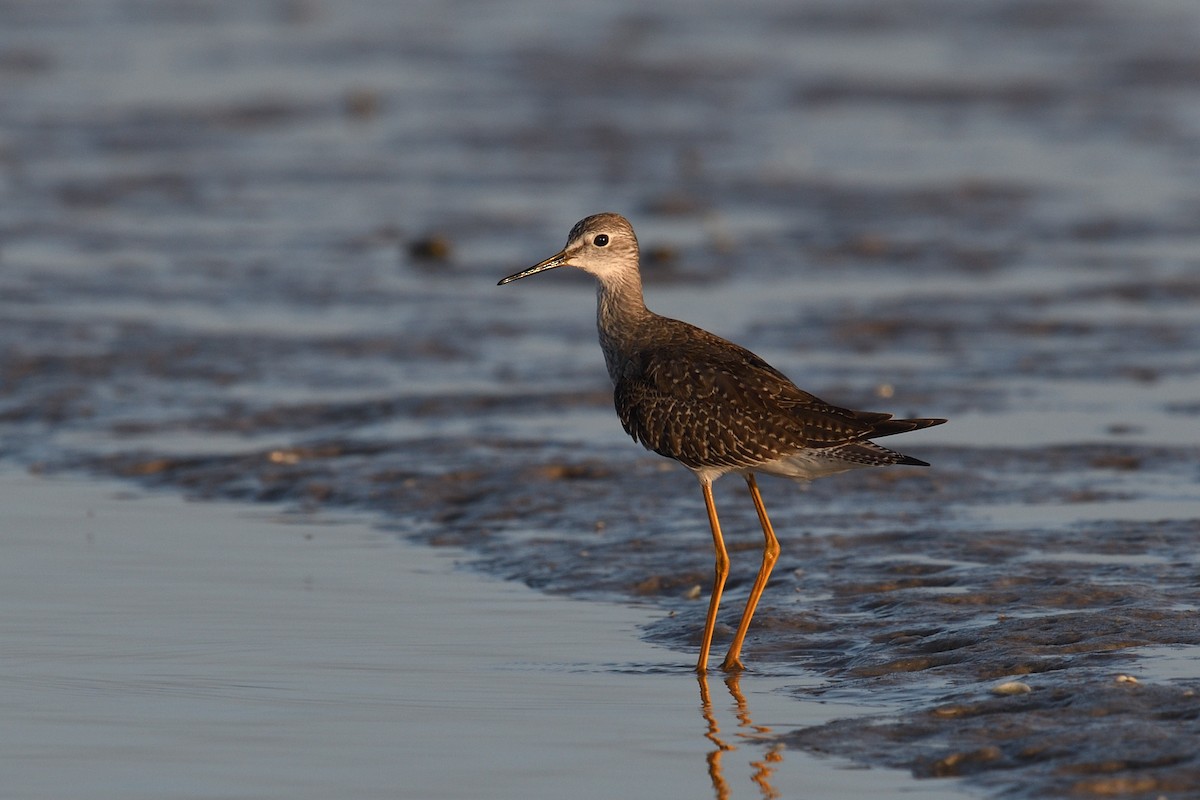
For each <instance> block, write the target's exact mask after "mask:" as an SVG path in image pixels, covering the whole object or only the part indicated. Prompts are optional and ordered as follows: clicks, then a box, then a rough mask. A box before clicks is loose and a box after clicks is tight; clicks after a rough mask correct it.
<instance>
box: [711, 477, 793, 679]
mask: <svg viewBox="0 0 1200 800" xmlns="http://www.w3.org/2000/svg"><path fill="white" fill-rule="evenodd" d="M746 485H747V486H749V487H750V497H751V498H752V499H753V500H754V509H755V510H756V511H757V512H758V522H759V524H760V525H762V529H763V536H764V537H765V538H766V542H765V543H764V545H763V559H762V566H761V567H759V568H758V577H757V578H755V579H754V587H753V588H751V589H750V598H749V599H748V600H747V601H746V610H745V611H744V612H742V621H741V622H740V623H738V629H737V633H736V634H734V636H733V643H732V644H730V645H729V653H728V654H727V655H726V656H725V661H724V663H722V664H721V669H723V670H725V671H726V672H734V671H736V670H742V669H745V667H744V666H743V665H742V659H741V653H742V642H743V641H744V640H745V638H746V631H748V630H750V620H751V619H752V618H753V617H754V609H756V608H758V599H759V598H760V597H762V593H763V589H765V588H767V579H768V578H770V577H771V570H772V569H774V568H775V562H776V561H777V560H779V540H778V539H776V538H775V529H774V528H772V527H771V520H770V519H768V518H767V508H766V506H764V505H763V501H762V495H760V494H759V493H758V482H757V481H755V480H754V473H750V472H748V473H746Z"/></svg>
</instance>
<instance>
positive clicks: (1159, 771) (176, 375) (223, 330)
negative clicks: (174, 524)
mask: <svg viewBox="0 0 1200 800" xmlns="http://www.w3.org/2000/svg"><path fill="white" fill-rule="evenodd" d="M0 15H3V17H4V18H3V20H0V21H2V22H3V24H0V455H2V456H3V457H4V458H5V459H7V460H8V461H10V462H13V463H16V464H21V465H26V466H33V467H35V468H36V469H39V470H42V471H48V472H53V471H67V472H74V473H79V472H88V473H93V474H96V475H99V476H104V477H113V476H117V477H122V478H126V479H129V480H133V481H138V482H141V483H144V484H147V485H152V486H156V487H163V488H167V489H170V490H171V491H175V492H180V493H184V494H186V495H188V496H190V497H195V498H209V499H221V500H241V501H268V502H271V503H275V504H283V505H284V506H285V507H287V508H289V509H291V510H292V511H293V512H294V513H297V514H300V515H303V514H313V515H316V516H318V517H320V516H321V515H327V514H330V513H340V512H342V511H353V512H354V513H359V512H367V513H370V514H373V515H375V517H374V519H376V520H378V521H379V522H380V524H381V525H382V526H383V529H384V530H386V531H387V532H388V535H390V536H396V537H398V538H406V539H413V540H416V541H418V542H422V543H425V544H433V545H438V546H453V547H457V548H463V549H464V551H465V552H466V553H468V554H469V556H467V558H468V560H470V561H471V562H472V564H473V565H474V566H475V567H477V568H478V569H480V570H481V571H484V572H487V573H489V574H491V575H494V576H499V577H501V578H506V579H511V580H514V581H519V582H522V583H524V584H526V585H528V586H530V587H534V588H536V589H539V590H544V591H545V592H546V593H551V594H557V595H565V596H569V597H574V598H586V599H593V600H594V599H600V600H604V601H606V602H609V601H613V600H616V601H619V602H629V601H635V602H637V603H639V604H640V605H641V606H642V607H644V608H646V609H649V610H651V611H652V612H653V613H652V616H651V618H650V619H649V620H647V621H646V622H644V623H643V624H641V625H640V626H638V635H640V636H641V637H643V638H645V639H647V640H649V641H650V642H653V643H655V644H657V645H658V646H660V647H663V648H666V649H665V650H664V651H663V652H664V653H665V655H664V661H667V662H670V663H672V664H674V665H676V667H678V668H681V669H684V673H686V669H685V667H686V665H687V664H688V663H690V662H691V661H692V660H693V658H694V653H695V648H696V643H697V640H698V629H699V625H700V621H701V619H702V617H703V613H704V603H703V596H704V592H705V591H706V590H707V586H708V584H709V581H710V575H709V573H710V571H711V560H712V556H711V552H710V545H709V538H708V535H707V532H706V531H705V524H704V516H703V509H702V505H701V502H700V497H699V492H698V491H697V490H696V486H695V483H694V481H693V480H692V479H691V477H690V476H688V475H687V474H686V473H685V472H683V471H682V470H680V469H678V468H676V467H674V466H672V465H669V464H665V463H663V462H662V461H661V460H659V459H656V458H655V457H651V456H649V455H647V454H645V453H643V452H641V451H640V450H638V449H637V447H636V446H634V445H632V444H631V443H630V442H629V441H628V439H627V438H626V437H625V436H624V434H623V433H622V432H621V430H620V428H619V425H618V424H617V422H616V420H615V419H614V416H613V414H612V409H611V396H610V390H609V387H608V386H607V383H606V379H605V375H604V370H603V366H602V360H601V356H600V354H599V352H598V348H597V347H596V344H595V332H594V327H593V317H594V308H593V302H594V300H593V295H592V289H591V287H590V285H589V284H588V282H587V281H586V280H584V279H582V278H581V277H580V276H569V275H564V274H559V273H554V274H551V275H546V276H540V277H539V278H537V279H533V280H530V281H527V282H522V283H520V284H517V285H515V286H508V287H503V288H497V287H496V286H495V285H494V284H495V281H496V280H497V279H498V278H500V277H501V276H503V275H506V274H509V273H511V272H513V271H515V270H516V269H518V268H520V267H522V266H526V265H529V264H532V263H534V262H536V261H538V260H540V259H541V258H543V257H545V256H547V255H549V254H551V253H552V252H554V250H555V249H557V248H558V247H559V246H560V245H561V243H562V239H563V237H564V236H565V234H566V231H567V230H568V229H569V227H570V225H571V224H572V223H574V221H575V220H576V219H578V218H580V217H582V216H584V215H585V214H588V213H592V212H595V211H598V210H602V209H613V210H618V211H622V212H624V213H626V214H627V215H628V216H629V217H631V219H632V220H633V222H634V224H635V226H636V228H637V230H638V232H639V236H640V239H641V242H642V246H643V251H644V252H643V254H644V261H645V278H646V284H647V293H648V302H649V304H650V305H651V307H652V308H654V309H655V310H657V311H660V312H662V313H667V314H671V315H675V316H679V317H683V318H686V319H688V320H689V321H692V322H695V323H698V324H701V325H703V326H704V327H707V328H710V329H712V330H714V331H715V332H717V333H719V334H722V335H725V336H727V337H729V338H732V339H734V340H736V341H738V342H740V343H743V344H745V345H747V346H750V347H751V348H752V349H754V350H755V351H756V352H758V353H760V354H761V355H763V356H764V357H766V358H768V359H769V360H770V361H772V362H773V363H775V364H776V365H777V366H779V367H780V368H781V369H783V370H784V371H785V372H787V373H788V374H790V375H792V376H793V377H794V378H796V379H797V381H798V382H799V383H800V384H801V385H802V386H804V387H805V388H807V389H809V390H812V391H814V392H815V393H817V394H818V395H820V396H822V397H823V398H825V399H827V400H830V401H833V402H837V403H841V404H845V405H851V406H856V407H864V408H872V409H879V410H887V411H893V412H897V413H904V414H908V413H912V414H920V415H926V416H946V417H949V418H950V419H951V423H950V424H948V425H945V426H942V427H939V428H936V429H932V430H929V431H922V432H919V433H914V434H911V435H908V436H905V437H902V439H898V440H896V441H895V445H896V446H897V447H898V448H899V449H901V450H903V451H904V452H907V453H910V454H912V455H914V456H916V457H919V458H923V459H925V460H928V461H930V462H932V463H933V465H934V466H933V467H932V468H931V469H929V470H907V471H905V470H899V469H897V470H891V471H883V470H880V471H875V472H870V473H862V474H852V475H845V476H837V477H834V478H831V479H829V480H825V481H818V482H816V483H814V484H813V485H812V486H810V487H807V488H797V487H795V486H793V485H791V484H787V483H783V482H778V481H764V482H763V491H764V497H765V500H766V503H767V506H768V508H769V509H770V511H771V514H772V517H773V519H774V521H775V525H776V528H777V530H778V531H779V532H780V534H781V539H782V540H783V543H784V553H783V557H782V560H781V563H780V565H779V567H778V569H777V573H776V575H775V577H774V579H773V580H772V582H771V585H770V586H769V587H768V591H767V593H766V595H765V597H764V600H763V605H762V606H761V608H760V611H759V616H758V618H757V620H756V626H755V628H754V630H753V631H752V635H751V637H750V639H749V641H748V643H747V649H746V656H747V660H748V663H749V664H750V665H751V666H752V667H753V669H755V670H756V671H758V672H759V673H761V674H762V675H768V676H769V675H780V676H786V677H787V679H788V680H789V681H795V684H794V685H797V686H799V687H801V688H800V689H798V690H797V693H798V694H800V695H801V696H802V697H807V698H811V697H814V696H818V697H821V698H823V699H828V698H831V697H832V698H837V700H838V702H839V703H846V704H848V705H849V706H852V707H855V708H858V709H860V710H862V712H863V714H850V715H849V716H850V717H852V718H854V719H852V720H851V722H848V723H845V724H833V725H825V724H822V723H819V722H812V723H811V724H809V723H805V722H791V723H784V726H786V727H788V728H790V729H789V730H787V731H784V730H775V731H773V733H774V734H776V739H775V743H776V744H778V745H781V746H785V747H787V748H789V753H790V752H791V749H793V748H800V749H802V750H806V751H809V752H831V753H834V754H835V755H837V756H838V757H842V758H846V759H853V760H855V761H857V762H860V763H865V764H873V765H889V766H894V767H899V768H903V769H907V770H909V771H910V772H911V773H913V774H915V775H918V776H922V777H926V776H941V775H950V774H960V775H966V776H968V785H969V786H970V787H971V788H970V790H971V791H979V792H981V793H985V794H1006V795H1009V796H1039V795H1046V794H1050V795H1061V794H1064V793H1067V792H1074V793H1075V794H1077V795H1081V796H1089V795H1099V796H1103V795H1105V794H1106V793H1111V792H1113V791H1117V790H1120V791H1122V792H1125V793H1126V794H1127V795H1130V796H1138V795H1139V793H1140V794H1142V795H1145V796H1147V797H1156V796H1158V795H1159V794H1167V795H1169V796H1177V795H1180V794H1181V793H1186V792H1188V791H1191V789H1192V787H1194V786H1195V785H1196V784H1197V782H1198V780H1197V775H1200V772H1198V770H1200V763H1198V762H1197V761H1196V757H1195V755H1194V753H1192V751H1191V750H1189V751H1177V750H1175V749H1172V748H1171V747H1167V746H1164V745H1163V744H1162V742H1163V741H1189V740H1190V739H1191V738H1194V737H1195V735H1196V734H1197V733H1198V731H1197V730H1196V727H1195V721H1194V720H1195V718H1196V714H1195V713H1194V707H1193V705H1192V703H1193V702H1194V700H1193V699H1191V698H1192V695H1189V694H1188V692H1192V691H1194V689H1195V688H1197V682H1198V681H1200V669H1197V670H1195V671H1189V670H1188V669H1187V668H1186V665H1187V664H1188V663H1189V662H1190V661H1192V660H1194V658H1195V656H1196V655H1197V654H1198V653H1197V650H1196V647H1197V645H1198V644H1200V620H1198V618H1197V616H1196V614H1195V613H1194V612H1195V602H1196V601H1195V595H1196V587H1197V580H1196V574H1197V569H1196V556H1195V553H1196V547H1195V541H1196V534H1197V531H1198V530H1200V470H1198V467H1197V458H1196V456H1197V452H1198V446H1200V434H1198V433H1197V432H1198V431H1200V424H1197V422H1198V418H1200V357H1198V356H1197V353H1200V270H1198V269H1197V266H1198V265H1197V256H1196V254H1197V253H1200V224H1198V222H1197V220H1200V216H1198V215H1197V214H1196V211H1197V209H1200V192H1198V191H1197V189H1196V187H1197V186H1200V182H1197V180H1196V179H1197V177H1198V172H1200V169H1198V167H1197V165H1198V164H1200V160H1198V159H1197V156H1198V154H1200V89H1198V87H1200V83H1198V82H1197V81H1196V80H1195V78H1196V76H1197V75H1200V61H1198V59H1197V56H1196V53H1197V52H1200V46H1198V45H1200V41H1198V40H1200V16H1198V12H1197V8H1196V7H1195V5H1194V4H1193V3H1188V2H1182V1H1181V0H1178V1H1174V2H1173V1H1171V0H1162V2H1154V3H1132V2H1088V1H1086V0H1081V1H1080V2H1072V3H1069V4H1065V5H1064V4H1056V5H1047V4H1040V3H1026V2H1013V0H995V1H994V2H983V3H972V4H966V5H964V4H960V3H952V2H938V1H937V0H931V1H930V2H918V3H911V4H902V5H896V6H879V5H878V4H875V3H866V2H863V3H855V2H844V1H840V2H837V3H809V4H804V6H803V7H802V8H795V7H793V6H792V5H788V4H781V3H778V2H774V0H762V2H756V3H753V4H751V5H749V6H747V5H746V4H739V6H738V8H737V9H736V10H735V9H733V8H732V7H730V8H728V9H724V8H721V7H716V6H711V7H707V8H704V9H699V8H697V7H696V6H695V5H694V4H692V3H688V4H683V3H664V4H658V5H655V6H654V7H653V8H644V7H643V6H640V5H633V4H623V3H609V4H605V5H604V6H595V5H594V4H593V5H589V6H586V7H584V6H582V5H580V6H578V7H576V6H574V5H571V4H568V5H566V6H562V5H560V4H555V5H554V6H553V8H552V10H551V7H550V6H548V5H545V4H544V3H543V2H540V0H525V1H524V2H517V1H516V0H511V1H510V2H501V3H478V4H468V5H458V6H453V7H451V6H448V5H447V4H444V3H405V4H393V3H385V2H371V0H358V1H357V2H353V3H338V4H323V3H320V2H294V3H286V2H285V3H276V2H270V3H267V2H263V3H256V2H250V3H236V4H235V3H216V4H210V5H205V6H203V7H200V6H196V5H195V4H191V3H186V2H181V3H174V2H167V3H155V4H129V3H119V2H112V3H108V2H89V3H82V2H71V1H70V0H55V2H46V3H38V4H17V5H12V4H9V5H6V6H0ZM736 483H737V482H736V481H726V482H721V483H720V484H718V487H717V502H718V504H719V507H720V509H721V513H722V519H723V521H724V523H725V528H726V529H727V532H728V534H729V538H730V540H731V541H730V543H731V546H732V550H733V553H732V555H733V559H734V567H733V569H734V572H733V576H732V578H731V581H730V587H729V589H730V593H729V598H728V601H727V604H726V605H727V607H726V609H725V611H724V614H723V616H722V620H721V623H722V624H721V626H720V629H719V631H718V636H719V638H720V640H721V641H720V642H718V644H719V645H723V642H724V640H725V639H726V638H727V637H728V635H729V630H728V624H730V621H731V620H734V619H736V614H737V613H738V612H737V609H736V606H737V604H738V601H739V600H740V599H741V598H742V597H744V593H745V591H746V589H747V585H748V582H749V577H750V574H751V571H752V570H753V568H754V565H755V564H756V563H757V548H758V547H759V544H758V542H759V539H760V535H759V534H757V533H756V532H755V531H756V530H757V522H756V519H755V516H754V513H753V510H752V507H751V505H750V503H748V502H747V499H746V497H745V496H744V490H742V489H741V487H740V486H738V485H735V484H736ZM605 613H607V612H605ZM614 628H616V629H617V630H618V631H623V632H625V633H626V635H628V636H630V637H631V638H637V635H635V634H633V633H631V632H630V631H629V629H628V628H627V627H621V624H618V623H614ZM1158 663H1161V664H1162V667H1161V668H1157V667H1156V664H1158ZM600 674H601V675H603V676H604V680H605V681H607V680H608V679H609V677H610V676H608V675H607V674H606V673H604V672H603V671H601V673H600ZM668 674H669V675H670V676H671V677H672V678H675V677H682V676H681V675H676V674H675V673H673V672H670V671H669V670H668ZM1122 674H1126V675H1133V676H1135V677H1139V678H1140V679H1141V682H1140V683H1137V684H1133V683H1129V682H1122V683H1116V682H1115V676H1117V675H1122ZM1014 677H1017V678H1019V679H1020V680H1023V681H1026V682H1027V683H1028V684H1029V686H1030V688H1031V689H1032V691H1031V692H1030V693H1028V694H1025V695H1021V696H1007V695H1006V696H997V695H993V694H992V689H993V688H994V687H995V686H996V685H997V684H999V683H1001V682H1004V681H1008V680H1010V679H1012V678H1014ZM685 682H688V681H686V679H685ZM688 683H690V682H688ZM672 685H673V684H672ZM789 685H792V684H789ZM689 688H691V689H694V688H695V687H694V685H692V686H691V687H689ZM664 691H665V690H664ZM879 704H883V708H882V710H881V708H880V706H879ZM947 708H950V709H951V711H950V712H947V711H945V709H947ZM939 709H940V710H939ZM954 709H959V710H954ZM963 709H966V710H963ZM868 713H870V714H875V715H876V717H877V718H874V719H872V718H870V717H864V716H863V715H865V714H868ZM995 720H1002V721H1003V722H1004V725H1003V726H997V725H994V724H987V723H991V722H994V721H995ZM875 723H886V724H885V725H882V726H876V725H875ZM805 726H807V727H805ZM793 728H794V729H793ZM1118 741H1120V742H1122V746H1121V747H1117V746H1115V745H1114V742H1118ZM1046 742H1052V743H1057V745H1056V746H1055V747H1050V748H1048V747H1047V746H1045V743H1046ZM1192 750H1194V748H1192ZM927 783H928V782H925V783H923V784H917V785H925V784H927Z"/></svg>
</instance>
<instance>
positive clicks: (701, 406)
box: [498, 214, 946, 674]
mask: <svg viewBox="0 0 1200 800" xmlns="http://www.w3.org/2000/svg"><path fill="white" fill-rule="evenodd" d="M558 267H575V268H576V269H580V270H583V271H584V272H586V273H588V274H590V275H592V276H593V277H594V278H595V279H596V283H597V289H596V327H597V328H598V329H599V332H600V349H601V350H603V351H604V363H605V364H606V365H607V367H608V375H609V377H610V378H612V382H613V387H614V391H613V399H614V402H615V404H616V408H617V416H619V417H620V419H621V425H622V427H624V428H625V432H626V433H628V434H629V435H630V436H632V437H633V439H634V440H635V441H637V442H640V443H641V444H642V445H643V446H644V447H646V448H647V449H648V450H652V451H654V452H656V453H659V454H661V455H664V456H666V457H667V458H673V459H675V460H676V461H678V462H679V463H681V464H683V466H685V467H687V468H688V469H690V470H691V471H692V472H693V473H694V474H695V476H696V478H697V480H699V481H700V488H701V490H702V492H703V494H704V505H705V508H706V509H707V511H708V524H709V528H710V529H711V530H712V538H713V548H714V550H715V551H716V570H715V577H714V580H713V588H712V594H711V595H710V597H709V602H708V615H707V617H706V618H705V622H704V636H703V639H702V641H701V645H700V658H699V661H698V662H697V664H696V671H697V672H699V673H701V674H703V673H705V672H706V671H707V669H708V651H709V648H710V647H711V645H712V638H713V630H714V629H715V627H716V623H717V611H718V609H719V608H720V605H721V593H722V592H723V591H724V589H725V579H726V578H727V577H728V576H729V554H728V552H727V551H726V549H725V540H724V538H723V537H722V535H721V523H720V521H719V520H718V519H717V508H716V506H715V505H714V503H713V495H712V484H713V481H715V480H716V479H717V478H719V477H721V476H722V475H725V474H726V473H730V472H736V473H739V474H741V475H742V476H743V477H744V478H745V479H746V484H747V486H749V488H750V497H751V499H752V500H753V501H754V508H755V510H756V511H757V512H758V521H759V523H760V524H761V525H762V531H763V536H764V537H765V543H764V547H763V558H762V566H761V567H759V570H758V576H757V577H756V578H755V579H754V585H753V587H751V589H750V597H749V598H748V599H747V601H746V609H745V611H744V612H742V619H741V622H740V623H739V624H738V627H737V631H736V633H735V634H734V637H733V641H732V642H731V644H730V646H729V652H728V653H727V654H726V656H725V660H724V662H722V664H721V669H723V670H725V671H726V672H738V671H740V670H743V669H745V667H744V665H743V664H742V660H741V651H742V643H743V642H744V641H745V638H746V632H747V631H748V630H749V629H750V620H751V619H752V618H753V617H754V610H755V608H756V607H757V606H758V601H759V598H760V597H761V596H762V593H763V589H764V588H766V585H767V580H768V579H769V578H770V576H771V569H772V568H773V567H774V566H775V562H776V560H777V559H778V558H779V540H778V539H777V538H776V536H775V531H774V529H773V528H772V526H771V521H770V519H769V518H768V517H767V509H766V507H765V506H764V505H763V501H762V495H761V494H759V491H758V483H757V481H756V480H755V474H756V473H759V472H762V473H766V474H769V475H780V476H783V477H786V478H793V479H796V480H800V481H808V480H812V479H813V478H821V477H824V476H826V475H834V474H836V473H839V472H845V471H847V470H852V469H858V468H860V467H882V466H888V465H891V464H907V465H913V466H921V467H927V466H929V464H927V463H926V462H924V461H920V460H919V459H916V458H912V457H911V456H906V455H903V454H901V453H897V452H895V451H892V450H888V449H887V448H885V447H881V446H879V445H877V444H875V443H874V442H873V441H871V440H872V439H875V438H877V437H880V436H890V435H892V434H895V433H905V432H907V431H914V430H918V429H920V428H928V427H930V426H932V425H940V424H941V423H943V422H945V421H946V420H944V419H893V418H892V415H891V414H884V413H879V412H873V411H852V410H850V409H846V408H839V407H838V406H834V405H830V404H829V403H826V402H824V401H822V400H820V399H818V398H817V397H815V396H813V395H811V394H809V393H808V392H805V391H803V390H802V389H799V388H797V386H796V385H795V384H794V383H792V382H791V381H790V380H788V378H787V377H786V376H785V375H784V374H783V373H782V372H780V371H779V370H777V369H775V368H774V367H772V366H771V365H770V364H768V363H767V362H766V361H763V360H762V359H761V358H759V357H758V356H756V355H754V353H751V352H750V351H749V350H747V349H746V348H744V347H740V346H739V345H736V344H734V343H733V342H730V341H727V340H725V339H722V338H721V337H719V336H717V335H715V334H712V333H709V332H708V331H706V330H702V329H701V328H697V327H696V326H694V325H690V324H688V323H686V322H681V321H680V320H677V319H670V318H669V317H663V316H659V315H658V314H655V313H654V312H652V311H650V310H649V309H648V308H646V302H645V300H644V299H643V296H642V277H641V272H640V268H639V259H638V242H637V236H636V235H635V234H634V232H633V226H631V225H630V224H629V221H628V220H626V219H625V218H624V217H622V216H621V215H620V214H595V215H593V216H590V217H587V218H586V219H582V220H580V221H579V222H577V223H576V224H575V227H574V228H572V229H571V233H570V235H569V236H568V237H567V244H566V247H564V248H563V249H562V250H561V251H559V252H558V253H556V254H554V255H552V256H551V257H550V258H547V259H546V260H545V261H542V262H541V263H539V264H535V265H534V266H532V267H530V268H529V269H526V270H522V271H521V272H518V273H515V274H513V275H509V276H508V277H507V278H504V279H503V280H501V281H500V283H499V284H498V285H500V286H503V285H504V284H506V283H511V282H512V281H516V280H520V279H521V278H527V277H529V276H530V275H536V274H537V273H539V272H545V271H546V270H551V269H556V268H558Z"/></svg>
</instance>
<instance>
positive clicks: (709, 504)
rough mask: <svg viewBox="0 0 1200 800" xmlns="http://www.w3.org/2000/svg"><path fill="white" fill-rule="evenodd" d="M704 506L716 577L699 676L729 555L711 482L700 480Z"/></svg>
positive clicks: (727, 573) (698, 663)
mask: <svg viewBox="0 0 1200 800" xmlns="http://www.w3.org/2000/svg"><path fill="white" fill-rule="evenodd" d="M700 488H701V489H702V490H703V491H704V505H705V507H706V508H707V509H708V526H709V527H710V528H712V536H713V549H714V550H715V551H716V553H717V565H716V576H715V578H714V579H713V590H712V597H710V598H709V600H708V617H707V618H706V619H705V620H704V641H703V642H701V644H700V660H699V661H698V662H697V663H696V672H699V673H700V674H701V675H703V674H704V673H705V671H706V670H707V669H708V648H709V647H710V646H711V645H712V638H713V630H714V629H715V628H716V626H717V609H718V608H720V607H721V592H723V591H725V579H726V578H728V577H729V553H728V552H727V551H726V550H725V540H724V539H723V538H722V537H721V523H720V522H719V521H718V520H717V507H716V505H715V504H714V503H713V496H712V481H708V480H703V479H702V480H701V481H700Z"/></svg>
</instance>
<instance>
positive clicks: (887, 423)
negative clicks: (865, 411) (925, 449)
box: [867, 415, 946, 466]
mask: <svg viewBox="0 0 1200 800" xmlns="http://www.w3.org/2000/svg"><path fill="white" fill-rule="evenodd" d="M889 417H890V415H889V416H885V417H883V418H882V419H880V420H871V422H873V425H872V427H871V432H870V433H868V434H867V438H868V439H876V438H878V437H880V436H893V435H895V434H897V433H908V432H909V431H919V430H921V428H932V427H933V426H934V425H941V424H942V423H943V422H945V421H946V420H944V419H933V418H929V419H924V418H921V419H890V418H889ZM903 463H908V462H903ZM926 466H928V465H926Z"/></svg>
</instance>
